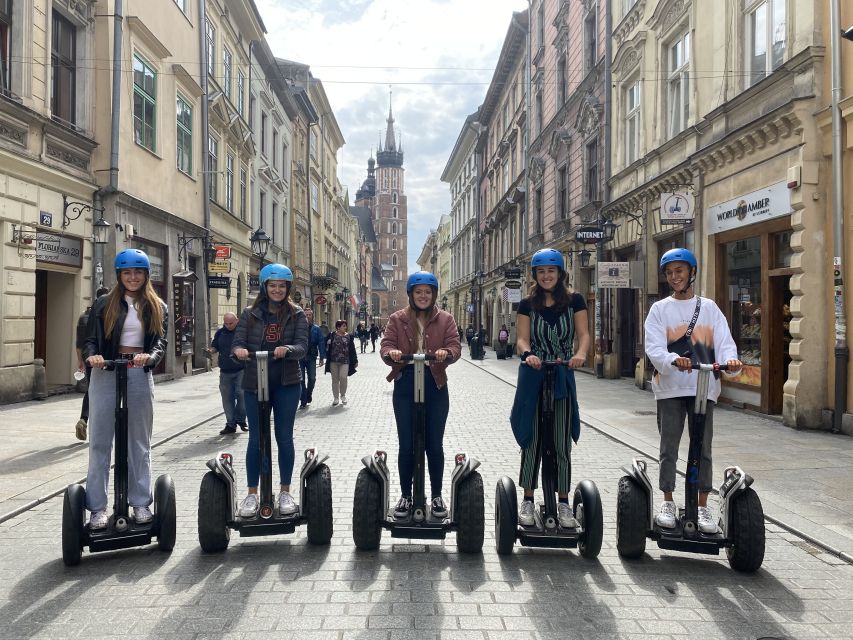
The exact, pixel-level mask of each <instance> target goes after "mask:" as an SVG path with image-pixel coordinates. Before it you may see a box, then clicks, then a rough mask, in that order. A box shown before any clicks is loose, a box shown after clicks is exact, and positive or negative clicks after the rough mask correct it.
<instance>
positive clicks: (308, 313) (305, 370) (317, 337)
mask: <svg viewBox="0 0 853 640" xmlns="http://www.w3.org/2000/svg"><path fill="white" fill-rule="evenodd" d="M305 319H306V320H308V355H306V356H305V359H303V360H300V361H299V366H300V367H301V368H302V397H301V398H300V399H299V408H300V409H306V408H307V407H308V405H309V404H311V399H312V395H313V393H314V385H315V384H316V383H317V356H318V355H319V356H320V366H321V367H322V366H323V362H324V361H325V360H326V338H325V336H324V335H323V332H322V331H321V329H320V327H319V326H317V325H316V324H314V310H313V309H311V308H310V307H309V308H306V309H305Z"/></svg>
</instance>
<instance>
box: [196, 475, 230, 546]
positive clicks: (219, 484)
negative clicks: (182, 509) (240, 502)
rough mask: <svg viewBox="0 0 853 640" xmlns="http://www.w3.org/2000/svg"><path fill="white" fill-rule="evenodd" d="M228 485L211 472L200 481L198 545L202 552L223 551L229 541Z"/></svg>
mask: <svg viewBox="0 0 853 640" xmlns="http://www.w3.org/2000/svg"><path fill="white" fill-rule="evenodd" d="M229 516H230V514H229V513H228V485H226V484H225V483H224V482H223V481H222V480H220V479H219V476H217V475H216V474H215V473H214V472H213V471H208V472H207V473H205V474H204V477H203V478H202V479H201V488H200V489H199V492H198V543H199V544H200V545H201V549H202V551H204V552H206V553H216V552H217V551H225V549H227V548H228V542H229V541H230V540H231V529H229V528H228V519H229Z"/></svg>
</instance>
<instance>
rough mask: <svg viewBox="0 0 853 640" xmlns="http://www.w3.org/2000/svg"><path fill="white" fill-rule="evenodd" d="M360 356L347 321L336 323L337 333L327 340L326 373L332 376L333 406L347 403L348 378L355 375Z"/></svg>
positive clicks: (331, 334)
mask: <svg viewBox="0 0 853 640" xmlns="http://www.w3.org/2000/svg"><path fill="white" fill-rule="evenodd" d="M357 367H358V355H357V354H356V352H355V336H354V335H352V334H348V333H347V321H346V320H338V321H337V322H335V331H334V333H330V334H329V337H328V338H326V373H331V374H332V406H333V407H337V406H338V404H346V403H347V385H348V377H349V376H351V375H354V374H355V371H356V369H357Z"/></svg>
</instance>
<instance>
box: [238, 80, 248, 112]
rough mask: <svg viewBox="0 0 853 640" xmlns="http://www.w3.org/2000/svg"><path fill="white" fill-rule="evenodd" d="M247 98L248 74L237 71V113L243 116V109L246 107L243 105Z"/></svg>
mask: <svg viewBox="0 0 853 640" xmlns="http://www.w3.org/2000/svg"><path fill="white" fill-rule="evenodd" d="M245 99H246V76H244V75H243V72H242V71H240V70H238V71H237V113H239V114H240V116H241V117H242V116H243V111H244V109H245V107H244V106H243V101H244V100H245Z"/></svg>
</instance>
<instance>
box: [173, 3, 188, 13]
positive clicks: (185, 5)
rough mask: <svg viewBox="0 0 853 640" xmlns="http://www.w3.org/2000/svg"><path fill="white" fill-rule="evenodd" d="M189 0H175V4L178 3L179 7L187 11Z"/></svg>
mask: <svg viewBox="0 0 853 640" xmlns="http://www.w3.org/2000/svg"><path fill="white" fill-rule="evenodd" d="M187 2H188V0H175V4H176V5H178V9H180V10H181V11H183V12H184V13H186V12H187Z"/></svg>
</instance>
